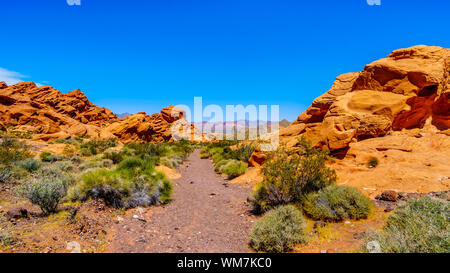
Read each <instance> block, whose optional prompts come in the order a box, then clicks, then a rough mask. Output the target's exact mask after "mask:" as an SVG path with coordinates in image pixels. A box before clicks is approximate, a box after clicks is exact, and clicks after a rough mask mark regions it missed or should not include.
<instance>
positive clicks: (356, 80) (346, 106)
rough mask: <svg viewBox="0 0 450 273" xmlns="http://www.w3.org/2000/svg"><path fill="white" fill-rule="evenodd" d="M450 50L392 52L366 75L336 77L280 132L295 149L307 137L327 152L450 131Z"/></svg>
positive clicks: (427, 49) (367, 70)
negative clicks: (403, 134)
mask: <svg viewBox="0 0 450 273" xmlns="http://www.w3.org/2000/svg"><path fill="white" fill-rule="evenodd" d="M449 71H450V49H445V48H441V47H428V46H415V47H411V48H407V49H399V50H396V51H394V52H392V53H391V54H390V55H389V56H388V57H387V58H384V59H381V60H378V61H375V62H373V63H371V64H369V65H367V66H366V67H365V68H364V70H363V71H362V72H359V73H348V74H343V75H341V76H339V77H337V79H336V81H335V83H334V84H333V86H332V88H331V89H330V90H329V91H328V92H327V93H325V94H324V95H322V96H320V97H319V98H317V99H316V100H314V102H313V103H312V105H311V106H310V107H309V108H308V109H307V110H306V111H305V112H304V113H302V114H301V115H300V116H299V117H298V118H297V120H296V121H294V122H293V123H292V124H291V125H290V126H288V127H287V128H285V129H282V130H280V138H281V140H282V141H284V142H286V143H287V145H288V146H295V145H296V143H297V141H296V139H297V137H298V136H299V135H304V136H305V137H306V138H308V139H310V140H311V141H312V142H313V145H314V146H316V147H320V148H323V149H327V150H331V151H334V150H340V149H345V148H347V147H348V146H349V144H350V143H351V142H357V141H360V140H364V139H367V138H373V137H379V136H383V135H386V134H387V133H388V132H390V131H392V130H402V129H413V128H422V127H424V126H425V124H426V123H427V122H429V123H430V124H431V125H432V126H433V127H434V128H435V129H436V130H440V131H445V130H448V129H449V128H450V80H449V78H450V73H449Z"/></svg>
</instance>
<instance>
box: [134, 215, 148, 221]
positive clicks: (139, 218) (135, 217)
mask: <svg viewBox="0 0 450 273" xmlns="http://www.w3.org/2000/svg"><path fill="white" fill-rule="evenodd" d="M133 218H134V219H136V220H139V221H142V222H147V220H145V219H144V218H142V217H139V216H137V215H136V214H135V215H133Z"/></svg>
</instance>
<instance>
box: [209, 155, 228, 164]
mask: <svg viewBox="0 0 450 273" xmlns="http://www.w3.org/2000/svg"><path fill="white" fill-rule="evenodd" d="M211 159H212V161H213V162H214V164H217V163H219V162H220V161H222V160H224V159H225V158H224V157H223V155H222V154H221V153H216V154H214V155H213V156H212V158H211Z"/></svg>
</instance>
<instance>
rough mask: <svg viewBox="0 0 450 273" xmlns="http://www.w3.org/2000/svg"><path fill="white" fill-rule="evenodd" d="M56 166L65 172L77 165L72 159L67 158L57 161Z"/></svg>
mask: <svg viewBox="0 0 450 273" xmlns="http://www.w3.org/2000/svg"><path fill="white" fill-rule="evenodd" d="M56 167H57V168H58V169H60V170H61V171H63V172H71V171H73V170H74V169H75V166H74V165H73V163H72V161H67V160H66V161H61V162H58V163H56Z"/></svg>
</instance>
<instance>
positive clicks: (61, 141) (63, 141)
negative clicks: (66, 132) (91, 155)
mask: <svg viewBox="0 0 450 273" xmlns="http://www.w3.org/2000/svg"><path fill="white" fill-rule="evenodd" d="M56 143H58V144H77V143H78V140H76V139H72V138H58V139H55V140H53V141H50V142H49V144H56Z"/></svg>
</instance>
